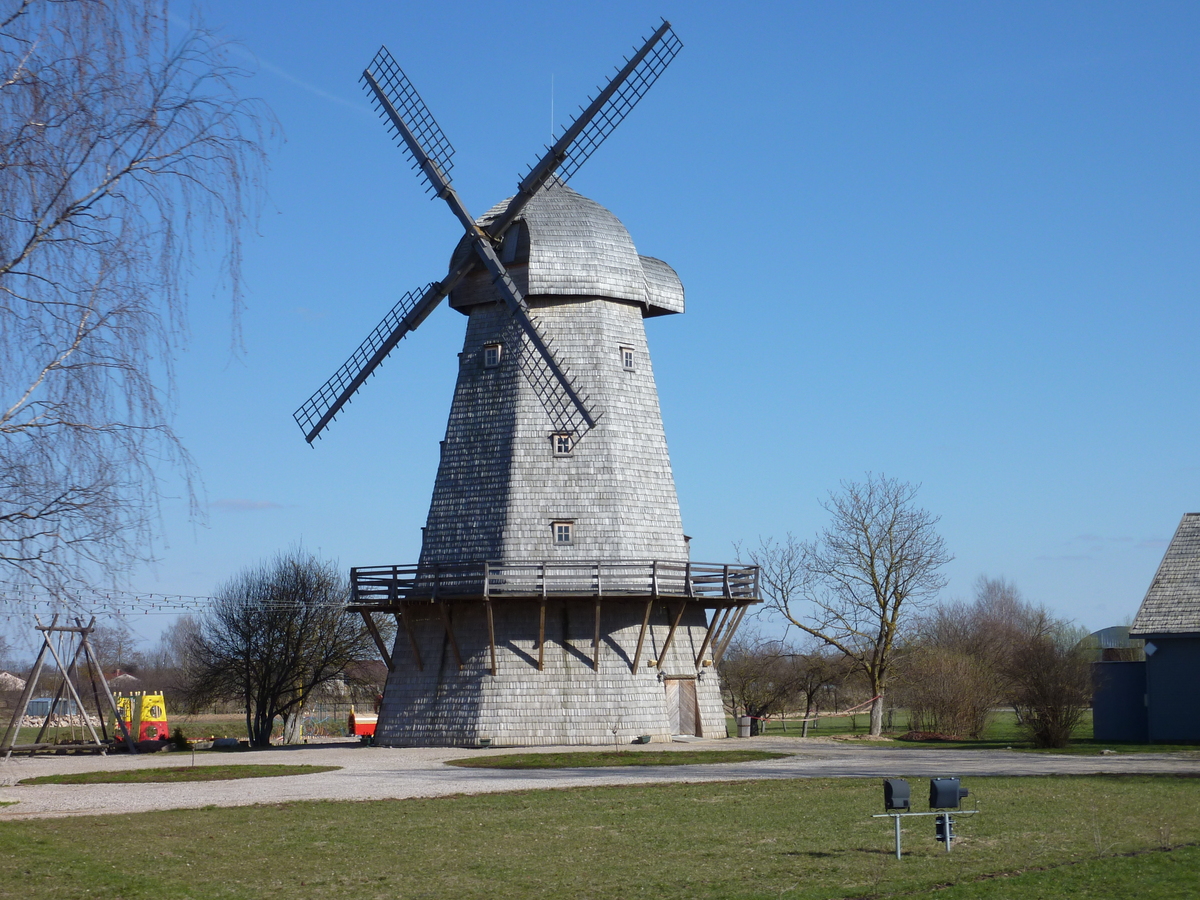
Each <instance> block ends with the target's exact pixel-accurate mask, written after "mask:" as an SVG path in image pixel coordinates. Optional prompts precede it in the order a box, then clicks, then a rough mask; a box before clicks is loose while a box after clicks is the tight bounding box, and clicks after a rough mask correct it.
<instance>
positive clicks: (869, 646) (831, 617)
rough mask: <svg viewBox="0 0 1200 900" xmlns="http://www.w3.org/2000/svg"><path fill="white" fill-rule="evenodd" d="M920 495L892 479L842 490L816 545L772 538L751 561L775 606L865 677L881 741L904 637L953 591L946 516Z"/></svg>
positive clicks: (833, 497) (870, 479)
mask: <svg viewBox="0 0 1200 900" xmlns="http://www.w3.org/2000/svg"><path fill="white" fill-rule="evenodd" d="M917 489H918V486H917V485H912V484H908V483H906V482H902V481H898V480H896V479H894V478H888V477H887V476H885V475H880V476H878V477H876V476H872V475H868V476H867V480H866V481H863V482H843V483H842V490H841V492H840V493H831V494H830V495H829V499H828V500H827V501H826V502H825V503H823V504H822V505H823V506H824V508H825V509H826V510H827V511H828V512H829V513H830V514H831V515H832V516H833V521H832V522H831V523H830V524H829V526H828V527H826V528H825V529H824V531H822V532H821V533H820V534H819V535H818V536H817V538H816V539H815V540H813V541H810V542H799V541H797V540H796V539H795V538H793V537H792V536H791V535H790V534H789V535H788V536H787V538H786V540H785V541H784V542H783V543H782V544H780V543H776V542H775V541H774V540H773V539H771V538H766V539H765V540H762V541H760V543H759V546H758V548H757V549H756V550H754V551H752V552H750V553H749V554H748V555H749V557H750V560H751V561H752V562H753V563H754V564H756V565H758V566H759V567H760V570H761V576H760V577H761V584H762V585H763V589H764V593H765V594H766V595H767V599H768V603H769V605H770V607H771V608H773V609H775V610H776V611H778V612H779V613H781V614H782V615H783V616H784V617H785V618H786V619H787V620H788V621H789V622H791V623H792V624H793V625H795V626H796V627H797V628H799V629H801V630H802V631H804V632H806V633H807V634H810V635H812V636H813V637H815V638H817V639H819V640H821V641H823V642H824V643H825V644H828V645H829V646H831V647H834V648H835V649H837V650H839V651H841V652H842V653H843V654H845V656H846V658H847V659H848V660H849V661H850V662H851V664H852V665H853V666H854V668H855V669H857V670H858V671H859V672H861V673H862V675H863V677H864V679H865V680H866V682H867V684H868V686H869V689H870V691H871V694H872V696H873V697H874V702H873V703H872V704H871V728H870V732H871V734H873V735H878V734H880V733H881V732H882V730H883V706H884V691H885V690H886V688H887V685H888V680H889V678H890V677H891V674H892V668H893V664H894V661H895V660H894V655H895V651H896V648H897V636H898V635H899V634H900V630H901V628H902V627H903V626H904V624H905V620H906V617H907V616H909V615H911V614H912V613H914V612H916V611H918V610H919V609H920V608H921V607H922V606H923V605H924V604H926V603H928V602H929V601H930V600H932V598H933V597H934V596H935V595H936V594H937V592H938V591H939V590H941V589H942V587H944V586H945V583H946V580H945V578H944V576H942V574H941V572H940V569H941V567H942V566H944V565H945V564H946V563H948V562H949V561H950V560H951V559H953V557H952V556H951V555H950V553H949V551H947V550H946V547H945V544H944V542H943V541H942V538H941V537H940V536H939V535H938V533H937V531H936V530H935V527H936V525H937V523H938V521H939V519H938V517H937V516H934V515H932V514H931V513H929V512H927V511H926V510H924V509H921V508H919V507H917V506H915V505H914V503H913V501H914V499H915V497H916V493H917Z"/></svg>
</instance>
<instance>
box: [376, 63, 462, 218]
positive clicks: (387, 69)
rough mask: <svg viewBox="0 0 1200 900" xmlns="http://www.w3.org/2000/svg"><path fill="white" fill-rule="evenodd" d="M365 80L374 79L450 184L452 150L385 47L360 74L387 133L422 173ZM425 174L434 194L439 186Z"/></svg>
mask: <svg viewBox="0 0 1200 900" xmlns="http://www.w3.org/2000/svg"><path fill="white" fill-rule="evenodd" d="M368 78H373V79H374V80H375V82H376V84H378V86H379V88H380V90H381V91H382V92H383V93H384V95H386V96H387V98H388V100H389V101H390V102H391V104H392V106H393V107H395V109H396V111H397V112H399V113H400V114H401V115H402V116H403V117H404V121H405V123H406V124H407V125H408V127H409V129H410V130H411V131H412V133H413V134H414V135H415V136H416V138H417V140H418V141H420V143H421V146H422V147H424V148H425V152H426V153H427V154H428V155H429V158H430V160H431V161H433V162H434V163H435V164H436V165H437V167H438V168H439V169H441V170H442V177H443V179H444V180H445V181H446V183H447V184H449V183H450V180H451V179H450V171H451V170H452V169H453V168H454V147H453V145H452V144H451V143H450V140H449V138H447V137H446V135H445V132H443V131H442V127H441V126H440V125H438V123H437V120H436V119H434V117H433V113H431V112H430V111H429V107H428V106H426V105H425V101H424V100H422V99H421V95H420V94H418V93H417V89H416V88H415V87H413V85H412V82H411V81H409V80H408V76H407V75H405V74H404V70H403V69H401V68H400V66H399V64H398V63H397V62H396V60H395V59H394V58H393V57H392V54H391V53H390V52H388V48H387V47H380V48H379V52H378V53H376V54H375V58H374V59H373V60H371V64H370V65H369V66H367V68H366V70H365V71H364V72H363V77H362V79H361V80H362V81H363V83H364V87H365V88H366V90H367V93H368V94H370V95H371V97H372V99H373V100H374V104H375V110H376V112H378V113H379V114H380V115H381V116H382V117H383V119H384V120H385V121H387V123H388V130H389V131H390V132H391V134H392V137H393V138H395V139H396V142H397V143H398V144H399V145H400V147H401V148H402V149H403V150H404V152H405V154H406V155H407V156H408V158H409V160H410V161H411V162H412V164H413V168H414V169H418V170H422V166H421V160H419V159H417V158H416V156H415V155H414V154H413V152H412V150H411V149H410V148H409V146H408V144H407V143H406V142H405V141H404V138H403V136H402V135H401V133H400V128H399V126H398V125H397V123H396V122H394V121H392V117H391V115H390V114H389V113H388V110H387V109H386V107H385V106H384V104H383V103H382V102H380V100H379V98H378V97H377V96H376V95H375V92H374V91H373V90H372V86H371V84H370V82H369V81H368ZM422 174H424V175H425V180H426V181H427V182H428V185H429V186H428V187H427V188H426V190H427V191H433V193H434V195H435V196H436V195H437V190H438V186H437V185H436V184H435V183H434V180H433V179H432V178H431V177H430V176H429V174H428V173H425V172H424V171H423V170H422Z"/></svg>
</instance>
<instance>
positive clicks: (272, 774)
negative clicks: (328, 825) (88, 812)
mask: <svg viewBox="0 0 1200 900" xmlns="http://www.w3.org/2000/svg"><path fill="white" fill-rule="evenodd" d="M340 768H341V766H286V765H264V766H254V765H245V766H220V765H218V766H172V767H170V768H163V767H159V768H154V769H127V770H124V771H112V772H72V773H69V774H65V775H39V776H37V777H35V778H22V779H21V780H20V781H18V782H17V784H160V783H174V782H181V781H234V780H235V779H238V778H279V777H281V776H283V775H315V774H317V773H318V772H335V771H337V770H338V769H340Z"/></svg>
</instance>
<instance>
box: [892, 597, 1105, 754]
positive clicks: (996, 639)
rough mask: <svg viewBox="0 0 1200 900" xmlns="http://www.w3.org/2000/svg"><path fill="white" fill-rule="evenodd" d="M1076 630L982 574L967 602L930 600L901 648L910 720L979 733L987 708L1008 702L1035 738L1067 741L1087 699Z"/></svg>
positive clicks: (1050, 743)
mask: <svg viewBox="0 0 1200 900" xmlns="http://www.w3.org/2000/svg"><path fill="white" fill-rule="evenodd" d="M1081 637H1082V634H1081V633H1080V632H1079V631H1078V629H1075V628H1072V627H1071V626H1070V624H1069V623H1067V622H1065V621H1062V620H1059V619H1055V618H1054V617H1052V616H1051V615H1050V613H1049V612H1048V611H1047V610H1046V609H1045V608H1044V607H1040V606H1037V605H1035V604H1032V603H1029V602H1027V601H1026V600H1024V599H1023V598H1022V597H1021V594H1020V592H1019V591H1018V590H1017V588H1016V586H1015V585H1013V584H1012V583H1011V582H1008V581H1006V580H1004V579H1003V578H994V579H993V578H986V577H983V576H980V578H979V579H978V581H976V584H975V599H974V600H973V601H972V602H970V603H963V602H955V603H944V604H941V605H939V606H937V607H935V608H934V609H933V610H931V611H930V612H929V613H928V614H926V615H925V616H923V617H922V618H921V619H920V621H919V623H918V629H917V635H916V637H915V639H914V640H913V641H911V642H910V644H909V646H908V647H907V648H906V650H907V652H906V654H905V663H904V674H903V679H902V680H903V685H904V687H903V699H904V701H905V702H906V703H907V704H908V705H909V707H910V709H911V715H912V717H913V727H914V728H916V729H917V730H921V731H931V732H941V733H944V734H963V735H967V736H970V737H979V736H980V735H981V734H982V732H983V730H984V728H985V727H986V725H987V719H988V714H989V711H990V710H991V709H992V708H993V707H995V706H997V705H1000V704H1002V703H1007V704H1009V705H1011V706H1012V707H1013V709H1014V710H1015V711H1016V713H1017V718H1018V720H1019V722H1020V725H1021V727H1022V728H1023V730H1025V732H1026V733H1027V734H1028V735H1029V737H1030V739H1031V740H1032V741H1033V742H1034V744H1036V745H1037V746H1039V747H1064V746H1066V744H1067V741H1069V739H1070V735H1071V732H1072V730H1073V729H1074V728H1075V726H1076V725H1078V723H1079V720H1080V718H1081V716H1082V714H1083V711H1084V710H1085V709H1086V708H1087V706H1088V704H1089V703H1090V701H1091V680H1090V671H1089V667H1088V657H1087V653H1086V651H1085V649H1084V648H1083V647H1082V646H1081V644H1080V639H1081Z"/></svg>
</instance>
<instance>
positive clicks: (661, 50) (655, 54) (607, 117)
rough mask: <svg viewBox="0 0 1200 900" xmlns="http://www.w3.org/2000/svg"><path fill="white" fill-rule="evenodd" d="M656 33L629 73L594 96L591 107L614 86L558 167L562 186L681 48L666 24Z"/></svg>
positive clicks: (616, 77)
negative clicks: (656, 38) (659, 34)
mask: <svg viewBox="0 0 1200 900" xmlns="http://www.w3.org/2000/svg"><path fill="white" fill-rule="evenodd" d="M660 31H661V32H662V35H661V37H658V33H657V32H656V34H655V36H652V37H651V38H650V40H649V41H647V44H648V45H650V46H649V47H648V49H647V51H646V54H645V55H644V56H643V57H642V58H641V59H640V60H638V61H637V62H636V63H635V64H634V67H633V71H632V72H630V73H629V74H628V75H626V76H625V77H623V78H619V76H620V75H621V74H622V73H621V72H618V76H614V78H613V79H612V80H611V81H610V82H609V84H608V85H606V86H605V88H604V89H602V90H601V91H600V93H599V94H597V96H596V100H593V101H592V103H595V102H596V101H597V100H600V99H601V98H602V97H604V95H605V91H607V89H608V87H610V86H612V85H614V84H615V85H616V88H615V90H613V91H612V93H611V95H610V96H608V97H607V98H605V99H604V100H603V101H602V103H601V106H600V109H599V110H597V111H596V112H595V114H593V115H592V116H590V117H588V119H587V124H586V125H585V126H584V127H583V129H582V130H581V131H580V133H579V135H578V137H576V138H575V140H574V142H573V143H572V144H571V147H570V149H569V151H568V152H567V155H566V156H565V157H564V158H563V161H562V163H561V164H559V167H558V171H557V174H558V177H559V178H561V179H562V180H563V182H564V183H565V182H567V181H570V180H571V176H572V175H574V174H575V173H576V172H578V171H579V167H580V166H582V165H583V164H584V163H585V162H586V161H587V158H588V157H589V156H591V155H592V153H594V152H595V150H596V148H597V147H599V146H600V145H601V144H602V143H604V139H605V138H607V137H608V136H609V135H610V134H612V132H613V129H614V128H616V127H617V126H618V125H620V124H621V120H622V119H624V118H625V117H626V116H627V115H629V112H630V110H632V109H633V108H634V107H635V106H636V105H637V102H638V101H639V100H641V99H642V97H643V96H644V95H645V93H646V91H648V90H650V86H651V85H652V84H654V82H655V81H657V80H658V76H659V75H661V74H662V73H663V70H664V69H666V67H667V66H668V65H669V64H670V62H671V60H673V59H674V58H675V55H676V54H677V53H678V52H679V51H680V50H681V49H682V48H683V41H681V40H679V38H678V37H677V36H676V34H675V32H674V31H672V30H671V25H670V23H669V22H664V23H663V25H662V27H661V28H660ZM655 37H658V40H657V41H655ZM651 42H653V43H651ZM644 49H645V48H644ZM630 62H634V60H632V59H631V60H630ZM584 112H585V113H586V112H587V110H586V109H585V110H584ZM573 124H574V123H572V125H573ZM570 130H571V126H570V125H568V126H567V128H566V130H565V131H564V134H566V133H568V132H570Z"/></svg>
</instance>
